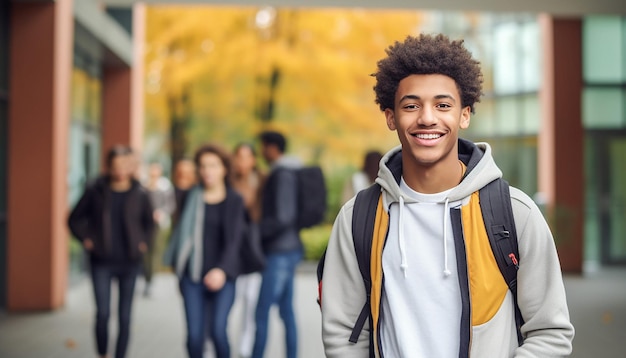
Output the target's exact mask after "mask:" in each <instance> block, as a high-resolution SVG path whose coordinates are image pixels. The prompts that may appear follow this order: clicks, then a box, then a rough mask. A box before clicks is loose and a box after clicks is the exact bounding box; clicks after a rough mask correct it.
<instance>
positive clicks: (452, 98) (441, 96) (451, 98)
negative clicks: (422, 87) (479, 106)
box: [435, 94, 456, 103]
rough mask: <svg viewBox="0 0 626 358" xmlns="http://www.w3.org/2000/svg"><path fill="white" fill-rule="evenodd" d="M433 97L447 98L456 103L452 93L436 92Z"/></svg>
mask: <svg viewBox="0 0 626 358" xmlns="http://www.w3.org/2000/svg"><path fill="white" fill-rule="evenodd" d="M435 99H449V100H451V101H452V102H455V103H456V99H455V98H454V97H452V95H450V94H438V95H436V96H435Z"/></svg>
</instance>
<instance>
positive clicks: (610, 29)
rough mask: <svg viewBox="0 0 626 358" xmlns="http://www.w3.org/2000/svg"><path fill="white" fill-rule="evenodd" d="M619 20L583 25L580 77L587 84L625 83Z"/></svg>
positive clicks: (596, 19)
mask: <svg viewBox="0 0 626 358" xmlns="http://www.w3.org/2000/svg"><path fill="white" fill-rule="evenodd" d="M624 22H625V19H623V18H621V17H619V16H588V17H586V18H585V19H584V21H583V77H584V80H585V82H587V83H604V84H612V83H614V84H619V83H624V82H626V59H625V58H624V56H626V55H625V53H626V28H625V26H624Z"/></svg>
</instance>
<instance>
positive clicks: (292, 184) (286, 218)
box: [252, 131, 304, 358]
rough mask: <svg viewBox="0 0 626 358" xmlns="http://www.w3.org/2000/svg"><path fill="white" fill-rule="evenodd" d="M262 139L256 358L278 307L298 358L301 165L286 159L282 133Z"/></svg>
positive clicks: (290, 353)
mask: <svg viewBox="0 0 626 358" xmlns="http://www.w3.org/2000/svg"><path fill="white" fill-rule="evenodd" d="M260 139H261V146H262V155H263V158H264V159H265V160H266V161H267V163H268V164H269V165H270V168H271V169H270V173H269V176H268V178H267V181H266V182H265V184H264V185H263V196H262V203H261V221H260V229H261V238H262V243H263V251H264V252H265V254H266V266H265V268H264V269H263V274H262V276H263V279H262V282H261V290H260V292H259V301H258V303H257V309H256V315H255V319H256V335H255V340H254V348H253V350H252V357H254V358H261V357H263V355H264V352H265V344H266V342H267V334H268V323H269V312H270V308H271V307H272V306H273V305H274V304H276V305H278V306H279V311H280V317H281V318H282V320H283V323H284V325H285V341H286V350H285V351H286V357H287V358H295V357H296V356H297V351H298V332H297V326H296V317H295V312H294V309H293V289H294V276H295V273H296V267H297V266H298V263H300V260H302V256H303V254H304V248H303V245H302V241H301V239H300V229H299V227H298V223H297V220H298V217H297V207H298V194H297V193H298V187H297V185H298V183H297V177H296V173H295V170H294V169H296V168H300V167H302V163H301V162H300V160H299V159H297V158H295V157H291V156H288V155H285V150H286V147H287V140H286V139H285V137H284V136H283V135H282V134H281V133H278V132H273V131H268V132H263V133H262V134H261V135H260Z"/></svg>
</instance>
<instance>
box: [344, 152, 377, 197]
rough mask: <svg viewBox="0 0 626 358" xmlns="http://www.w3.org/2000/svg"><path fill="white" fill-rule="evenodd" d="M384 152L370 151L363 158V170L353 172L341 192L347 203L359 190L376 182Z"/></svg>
mask: <svg viewBox="0 0 626 358" xmlns="http://www.w3.org/2000/svg"><path fill="white" fill-rule="evenodd" d="M382 157H383V155H382V153H380V152H378V151H375V150H373V151H369V152H367V153H366V154H365V157H364V158H363V166H362V167H361V170H359V171H358V172H356V173H354V174H352V176H351V177H350V180H348V181H347V182H346V184H345V185H344V187H343V191H342V193H341V198H342V202H343V203H346V202H347V201H348V200H350V199H351V198H352V197H353V196H355V195H356V194H357V193H358V192H359V191H361V190H363V189H365V188H367V187H368V186H370V185H372V184H373V183H374V180H376V177H377V176H378V163H379V162H380V160H381V159H382Z"/></svg>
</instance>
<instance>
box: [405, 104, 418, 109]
mask: <svg viewBox="0 0 626 358" xmlns="http://www.w3.org/2000/svg"><path fill="white" fill-rule="evenodd" d="M404 108H406V109H418V108H419V106H418V105H417V104H407V105H406V106H404Z"/></svg>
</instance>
